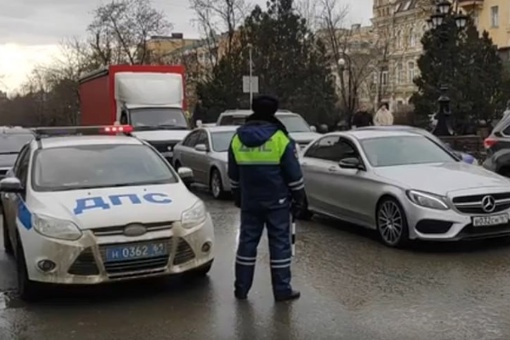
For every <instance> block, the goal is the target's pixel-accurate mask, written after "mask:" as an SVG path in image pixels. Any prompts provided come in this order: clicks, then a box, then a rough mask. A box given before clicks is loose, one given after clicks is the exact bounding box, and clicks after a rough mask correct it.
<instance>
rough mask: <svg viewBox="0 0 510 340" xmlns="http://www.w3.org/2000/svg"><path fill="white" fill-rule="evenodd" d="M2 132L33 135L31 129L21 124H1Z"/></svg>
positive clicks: (0, 130)
mask: <svg viewBox="0 0 510 340" xmlns="http://www.w3.org/2000/svg"><path fill="white" fill-rule="evenodd" d="M0 133H1V134H6V135H33V134H34V133H33V132H32V130H30V129H25V128H22V127H20V126H0Z"/></svg>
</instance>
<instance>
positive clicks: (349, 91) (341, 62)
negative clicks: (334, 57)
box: [337, 52, 356, 125]
mask: <svg viewBox="0 0 510 340" xmlns="http://www.w3.org/2000/svg"><path fill="white" fill-rule="evenodd" d="M342 55H343V57H340V58H339V59H338V62H337V63H338V71H339V73H340V74H339V75H340V87H341V94H342V101H343V104H344V108H345V110H346V111H347V116H348V117H347V119H348V121H349V122H350V121H351V116H352V114H353V112H352V110H353V109H354V108H353V106H354V105H352V104H353V103H351V101H352V100H353V98H352V97H351V96H355V95H356V93H353V92H354V91H353V86H352V75H351V67H352V65H351V60H350V58H349V56H348V55H347V54H346V53H345V52H342ZM344 57H345V58H347V59H345V58H344ZM346 67H347V73H348V74H347V77H348V79H347V82H348V84H347V87H346V86H345V85H346V84H345V75H344V73H345V70H346ZM349 125H350V124H349Z"/></svg>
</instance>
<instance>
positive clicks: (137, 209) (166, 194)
mask: <svg viewBox="0 0 510 340" xmlns="http://www.w3.org/2000/svg"><path fill="white" fill-rule="evenodd" d="M34 201H35V202H33V204H31V206H32V207H33V208H32V209H31V210H32V211H33V212H34V213H39V214H41V215H44V216H49V217H53V218H57V219H61V220H70V221H72V222H74V223H75V224H76V225H78V226H79V227H80V228H81V229H83V230H85V229H94V228H104V227H109V226H110V227H111V226H121V225H125V224H129V223H136V222H138V223H151V222H164V221H170V222H173V221H179V220H181V215H182V213H183V212H184V211H185V210H187V209H189V208H191V207H192V206H193V205H194V204H195V203H197V202H198V201H199V199H198V198H197V197H196V196H195V195H193V194H192V193H190V192H189V191H188V190H187V189H186V187H185V186H184V185H183V184H182V183H175V184H165V185H147V186H133V187H120V188H101V189H87V190H75V191H61V192H51V193H38V195H34Z"/></svg>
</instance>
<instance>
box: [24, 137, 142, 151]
mask: <svg viewBox="0 0 510 340" xmlns="http://www.w3.org/2000/svg"><path fill="white" fill-rule="evenodd" d="M39 142H40V143H41V145H42V148H43V149H49V148H61V147H66V146H82V145H114V144H123V145H143V142H142V141H140V140H139V139H138V138H135V137H130V136H125V135H118V136H100V135H97V136H96V135H93V136H90V135H89V136H62V137H47V138H41V139H40V140H38V141H35V140H34V141H33V143H39Z"/></svg>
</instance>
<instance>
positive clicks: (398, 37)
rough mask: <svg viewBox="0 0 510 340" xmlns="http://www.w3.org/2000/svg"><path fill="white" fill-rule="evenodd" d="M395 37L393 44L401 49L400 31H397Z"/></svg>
mask: <svg viewBox="0 0 510 340" xmlns="http://www.w3.org/2000/svg"><path fill="white" fill-rule="evenodd" d="M395 38H396V39H395V44H396V47H397V49H401V48H402V32H400V31H398V32H397V36H396V37H395Z"/></svg>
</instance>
